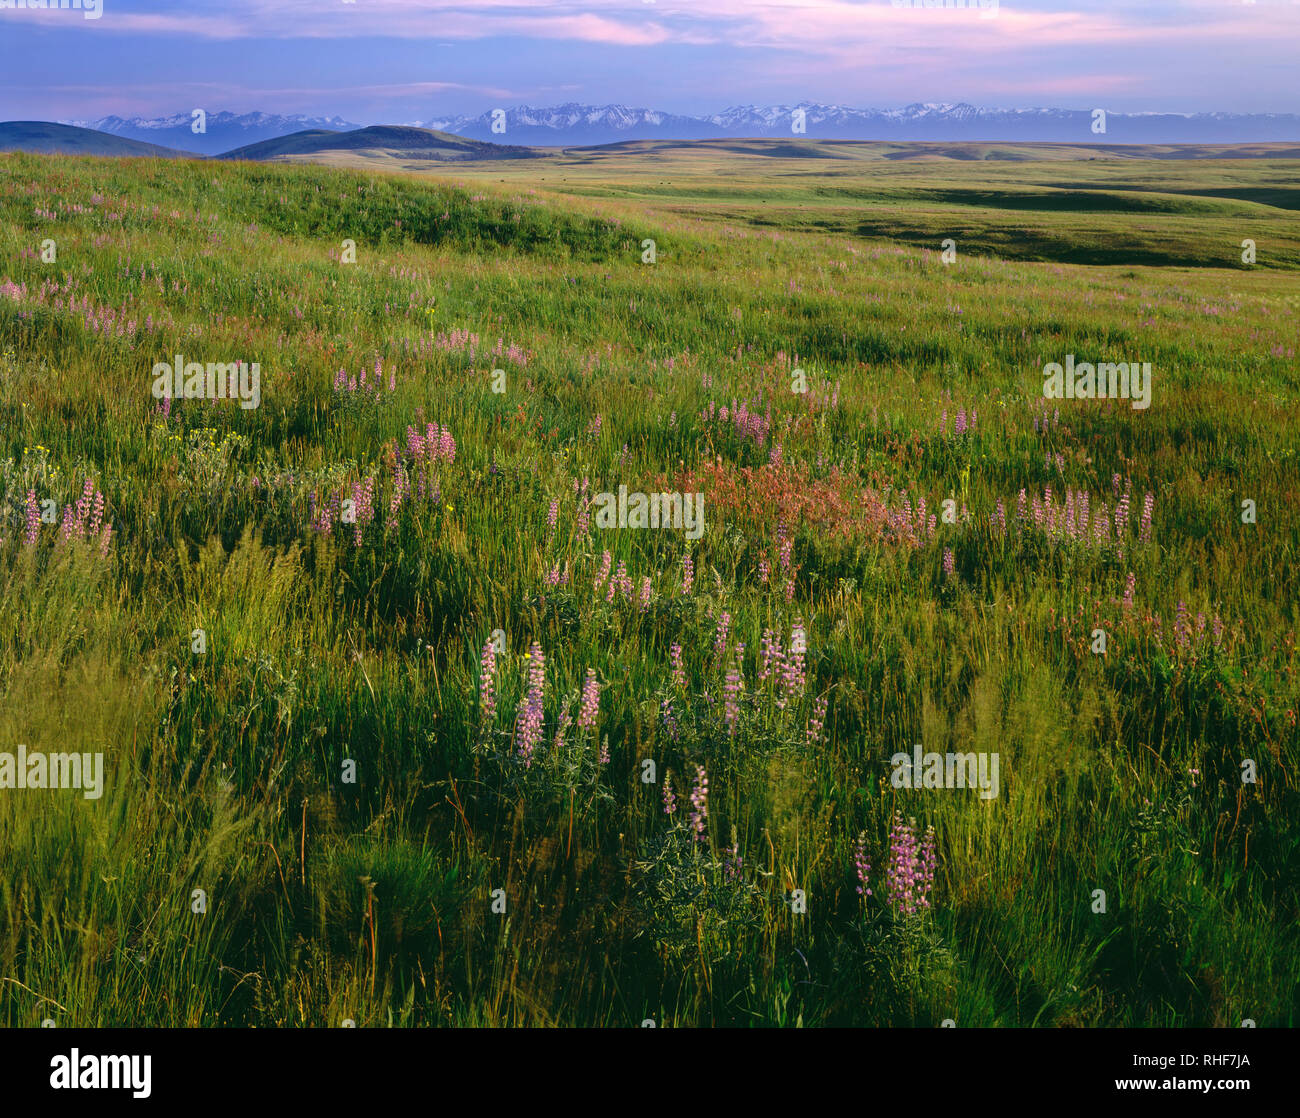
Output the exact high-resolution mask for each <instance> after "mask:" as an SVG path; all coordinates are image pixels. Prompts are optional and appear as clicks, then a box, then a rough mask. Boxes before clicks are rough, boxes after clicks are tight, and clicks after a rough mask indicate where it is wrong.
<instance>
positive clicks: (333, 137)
mask: <svg viewBox="0 0 1300 1118" xmlns="http://www.w3.org/2000/svg"><path fill="white" fill-rule="evenodd" d="M541 154H542V153H540V152H536V151H534V150H533V149H532V148H526V147H511V146H507V145H503V144H490V143H485V142H483V141H481V140H466V139H463V138H462V137H460V136H452V135H449V134H448V133H446V132H434V131H432V130H431V129H428V128H408V127H404V126H400V125H374V126H372V127H370V128H358V129H356V130H354V131H351V132H332V131H329V130H328V129H323V128H315V129H307V130H305V131H302V132H294V133H292V134H290V135H288V136H281V137H278V138H276V139H272V140H263V141H262V142H260V143H256V144H248V145H246V146H245V147H240V148H235V149H234V150H233V151H228V152H226V153H224V154H223V155H219V156H217V157H216V158H218V159H243V160H250V161H256V162H266V161H281V160H291V161H292V160H303V161H307V160H320V159H328V157H330V156H331V155H344V156H351V157H359V158H363V159H380V160H385V161H387V160H417V161H429V162H436V163H457V162H463V161H466V160H482V159H531V158H536V157H538V156H539V155H541Z"/></svg>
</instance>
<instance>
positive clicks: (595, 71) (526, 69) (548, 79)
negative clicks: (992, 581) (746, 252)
mask: <svg viewBox="0 0 1300 1118" xmlns="http://www.w3.org/2000/svg"><path fill="white" fill-rule="evenodd" d="M14 2H22V0H0V9H4V5H6V4H9V3H14ZM99 2H100V3H102V5H103V9H102V13H101V15H100V17H99V18H97V19H87V18H85V14H86V13H83V12H80V11H32V10H21V9H11V10H0V120H3V119H9V120H12V119H42V120H53V119H92V118H96V117H100V116H106V115H109V114H119V115H147V116H154V115H163V114H167V113H173V112H181V111H184V112H186V113H188V112H189V111H190V110H192V109H194V108H203V109H206V110H207V111H209V112H215V111H218V110H222V109H230V110H234V111H237V112H245V111H251V110H264V111H268V112H284V113H294V112H301V113H310V114H320V115H339V116H342V117H345V118H347V119H349V120H353V121H356V122H357V123H360V124H369V123H375V122H401V121H413V120H429V119H432V118H436V117H439V116H444V115H453V114H458V113H479V112H483V111H486V110H488V109H491V108H496V107H507V106H511V105H517V104H532V105H552V104H559V103H561V102H565V101H580V102H590V103H595V104H606V103H610V102H615V103H622V104H627V105H632V106H644V107H650V108H657V109H664V110H667V111H671V112H682V113H691V114H703V113H707V112H711V111H716V110H718V109H722V108H725V107H727V106H729V105H744V104H780V103H794V102H799V101H817V102H826V103H838V104H842V105H850V106H854V107H864V108H865V107H891V106H898V105H903V104H907V103H909V102H912V101H968V102H971V103H972V104H976V105H980V106H986V107H1004V108H1028V107H1036V106H1057V107H1064V108H1084V109H1091V108H1093V107H1095V106H1105V107H1107V108H1108V109H1110V110H1111V111H1113V112H1142V111H1152V112H1201V111H1215V110H1219V111H1225V112H1292V113H1294V112H1300V0H1255V2H1253V3H1252V2H1250V0H1213V2H1211V0H1179V2H1172V0H1169V2H1166V0H1149V2H1143V0H1129V2H1125V3H1118V2H1112V0H1100V2H1096V3H1082V2H1080V0H1000V2H999V3H998V4H997V6H996V9H993V8H992V6H991V5H990V8H989V9H988V10H985V11H982V12H981V11H979V10H959V9H956V8H955V7H944V6H936V7H933V8H924V7H921V6H919V5H920V3H921V0H917V4H918V6H917V7H912V6H910V5H899V6H895V3H894V2H893V0H689V2H682V0H587V2H585V3H579V2H566V0H522V2H519V0H515V2H506V0H461V2H453V0H356V2H355V3H348V2H347V0H279V2H272V0H226V2H215V0H195V2H190V3H185V2H163V0H99ZM972 2H973V0H972Z"/></svg>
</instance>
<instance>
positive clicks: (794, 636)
mask: <svg viewBox="0 0 1300 1118" xmlns="http://www.w3.org/2000/svg"><path fill="white" fill-rule="evenodd" d="M807 651H808V643H807V638H806V637H805V635H804V629H803V620H802V618H798V617H796V618H795V621H794V625H793V627H792V628H791V629H790V654H789V655H788V656H787V657H786V658H785V661H784V663H783V664H782V665H781V684H782V692H783V693H782V696H781V699H780V700H779V701H778V703H777V705H778V706H779V707H784V706H785V704H786V703H787V702H789V701H790V700H792V699H793V698H794V697H795V696H796V695H797V694H798V693H799V692H800V691H802V690H803V687H804V683H805V674H804V654H805V653H806V652H807Z"/></svg>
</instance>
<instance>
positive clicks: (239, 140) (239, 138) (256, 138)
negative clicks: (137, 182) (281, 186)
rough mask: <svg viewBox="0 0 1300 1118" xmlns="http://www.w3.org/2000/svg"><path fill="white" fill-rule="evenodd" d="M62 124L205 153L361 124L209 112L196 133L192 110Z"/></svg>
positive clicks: (334, 117) (340, 119)
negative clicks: (199, 130) (203, 129)
mask: <svg viewBox="0 0 1300 1118" xmlns="http://www.w3.org/2000/svg"><path fill="white" fill-rule="evenodd" d="M58 123H59V124H72V125H75V126H77V127H78V128H93V129H94V130H95V131H96V132H107V133H109V134H110V135H112V136H123V137H125V138H126V139H128V140H142V141H144V142H145V143H148V144H157V145H159V146H160V147H165V148H174V149H175V150H177V151H192V152H197V153H199V154H202V155H220V154H221V153H222V152H225V151H230V150H231V149H232V148H237V147H244V146H245V145H247V144H256V143H258V142H260V141H262V140H274V139H277V138H278V137H280V136H287V135H289V134H290V133H291V132H302V131H304V130H305V129H312V128H323V129H328V130H329V131H331V132H350V131H352V130H353V129H354V128H359V127H360V125H357V124H351V123H349V122H348V121H346V120H343V119H342V118H341V117H336V116H332V117H309V116H280V115H278V114H276V113H243V114H236V113H227V112H215V113H208V114H207V116H206V119H205V120H203V121H202V124H203V125H204V127H205V129H206V131H204V132H195V131H194V125H195V124H196V123H198V121H197V120H196V118H195V116H194V115H193V113H188V112H186V113H176V114H175V115H174V116H163V117H153V118H145V117H130V118H123V117H120V116H106V117H101V118H100V119H99V120H61V121H59V122H58Z"/></svg>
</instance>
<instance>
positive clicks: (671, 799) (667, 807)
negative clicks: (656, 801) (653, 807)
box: [664, 775, 677, 815]
mask: <svg viewBox="0 0 1300 1118" xmlns="http://www.w3.org/2000/svg"><path fill="white" fill-rule="evenodd" d="M676 813H677V796H676V795H675V794H674V793H673V778H672V776H671V775H668V776H665V777H664V814H665V815H675V814H676Z"/></svg>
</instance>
